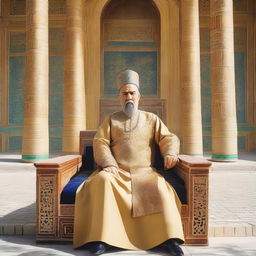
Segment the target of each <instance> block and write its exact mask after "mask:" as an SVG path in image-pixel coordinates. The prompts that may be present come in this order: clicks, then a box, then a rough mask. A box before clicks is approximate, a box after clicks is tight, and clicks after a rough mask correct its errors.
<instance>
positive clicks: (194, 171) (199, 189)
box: [175, 155, 211, 245]
mask: <svg viewBox="0 0 256 256" xmlns="http://www.w3.org/2000/svg"><path fill="white" fill-rule="evenodd" d="M210 167H211V162H209V161H207V160H205V159H204V158H201V157H194V156H188V155H180V156H179V163H178V164H177V165H176V166H175V172H176V173H177V174H178V175H179V176H180V177H181V178H182V179H183V180H184V182H185V186H186V190H187V202H188V203H187V207H184V211H185V212H184V213H183V215H184V216H191V217H190V218H188V219H187V222H186V227H185V228H186V229H187V232H186V233H187V237H186V242H187V243H189V244H203V245H206V244H207V243H208V241H207V240H208V188H209V186H208V175H209V169H210ZM185 218H186V217H185Z"/></svg>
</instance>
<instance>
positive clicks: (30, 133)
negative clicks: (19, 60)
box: [22, 0, 49, 162]
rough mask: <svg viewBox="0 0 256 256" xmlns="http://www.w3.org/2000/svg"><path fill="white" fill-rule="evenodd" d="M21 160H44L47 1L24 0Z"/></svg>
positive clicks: (46, 143) (46, 142) (46, 151)
mask: <svg viewBox="0 0 256 256" xmlns="http://www.w3.org/2000/svg"><path fill="white" fill-rule="evenodd" d="M26 32H27V34H26V37H27V39H26V46H27V52H26V66H25V88H24V132H23V144H22V159H23V160H25V161H32V162H33V161H36V160H37V159H42V158H48V155H49V131H48V130H49V129H48V90H49V89H48V87H49V86H48V79H49V74H48V73H49V71H48V70H49V64H48V51H49V49H48V0H27V10H26Z"/></svg>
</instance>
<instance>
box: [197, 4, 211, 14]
mask: <svg viewBox="0 0 256 256" xmlns="http://www.w3.org/2000/svg"><path fill="white" fill-rule="evenodd" d="M199 14H200V15H209V14H210V0H200V1H199Z"/></svg>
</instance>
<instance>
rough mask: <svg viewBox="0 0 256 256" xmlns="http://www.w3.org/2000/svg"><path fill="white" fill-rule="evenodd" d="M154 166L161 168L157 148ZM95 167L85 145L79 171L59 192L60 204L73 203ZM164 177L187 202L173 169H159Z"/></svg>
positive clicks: (91, 152) (181, 198) (182, 199)
mask: <svg viewBox="0 0 256 256" xmlns="http://www.w3.org/2000/svg"><path fill="white" fill-rule="evenodd" d="M154 167H155V168H156V169H157V170H163V169H164V164H163V157H162V156H161V153H160V150H159V148H157V149H156V157H155V164H154ZM94 169H96V167H95V163H94V159H93V148H92V146H86V147H85V149H84V155H83V156H82V166H81V169H80V172H79V173H78V174H76V175H75V176H74V177H73V178H72V179H71V180H70V181H69V182H68V184H67V185H66V186H65V187H64V189H63V190H62V192H61V197H60V203H61V204H74V203H75V198H76V190H77V189H78V187H79V186H80V185H81V184H82V183H83V182H84V181H85V180H86V179H87V178H88V177H89V176H90V175H91V173H92V172H93V170H94ZM159 173H160V174H161V175H162V176H164V178H165V179H166V180H167V181H168V182H169V183H170V184H171V185H172V186H173V188H174V189H175V191H176V192H177V194H178V197H179V199H180V201H181V203H182V204H185V203H187V192H186V188H185V184H184V181H183V180H182V179H181V178H180V177H179V176H178V175H177V174H176V173H175V172H173V171H171V170H170V171H159Z"/></svg>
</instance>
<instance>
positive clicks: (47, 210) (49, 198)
mask: <svg viewBox="0 0 256 256" xmlns="http://www.w3.org/2000/svg"><path fill="white" fill-rule="evenodd" d="M38 179H39V182H38V186H39V187H38V193H39V196H38V200H39V202H38V229H39V230H38V231H39V233H40V234H55V218H54V208H55V205H56V201H55V198H54V191H55V190H56V179H55V176H54V175H51V176H44V175H39V178H38Z"/></svg>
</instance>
